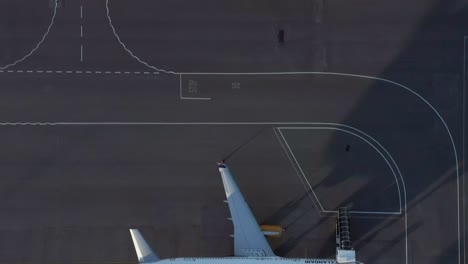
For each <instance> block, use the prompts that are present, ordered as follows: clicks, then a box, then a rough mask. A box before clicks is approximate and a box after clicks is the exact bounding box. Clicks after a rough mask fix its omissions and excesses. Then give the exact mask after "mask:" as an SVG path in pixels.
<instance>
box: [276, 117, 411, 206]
mask: <svg viewBox="0 0 468 264" xmlns="http://www.w3.org/2000/svg"><path fill="white" fill-rule="evenodd" d="M333 125H334V124H333ZM345 127H348V128H350V127H349V126H345ZM278 129H280V130H288V129H290V130H302V129H304V130H305V129H312V130H314V129H323V130H336V131H341V132H345V133H348V134H350V135H353V136H355V137H357V138H359V139H361V140H362V141H364V142H366V143H367V144H368V145H370V146H371V147H372V148H373V149H374V150H375V151H377V153H379V155H380V156H381V157H382V158H383V159H384V160H385V163H387V165H388V167H389V168H390V170H391V171H392V174H393V178H394V179H395V183H396V185H397V190H398V200H399V206H400V213H401V211H402V205H401V200H402V199H401V190H400V184H399V183H398V179H397V175H396V173H395V170H394V169H393V166H392V165H391V164H390V162H389V161H388V159H387V158H386V157H385V155H384V154H383V153H382V152H381V151H380V150H379V149H378V148H377V147H376V146H375V145H374V144H372V143H371V142H369V141H368V140H367V139H365V138H363V137H361V136H360V135H358V134H356V133H354V132H351V131H349V130H347V129H342V128H336V127H332V126H329V127H279V128H278ZM364 134H365V133H364ZM366 135H367V134H366ZM379 145H380V144H379ZM380 146H382V145H380ZM386 153H388V151H386ZM298 165H299V164H298ZM393 165H394V166H395V167H398V165H396V164H393ZM398 171H399V170H398ZM304 176H305V175H304ZM400 178H402V176H401V174H400ZM305 180H306V182H307V184H308V185H309V188H310V189H312V186H311V185H310V183H309V181H308V180H307V179H305ZM405 196H406V194H405ZM405 208H406V200H405ZM405 212H406V210H405Z"/></svg>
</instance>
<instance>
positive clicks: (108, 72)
mask: <svg viewBox="0 0 468 264" xmlns="http://www.w3.org/2000/svg"><path fill="white" fill-rule="evenodd" d="M104 73H105V74H111V73H112V72H111V71H105V72H104Z"/></svg>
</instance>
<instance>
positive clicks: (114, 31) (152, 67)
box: [106, 0, 176, 74]
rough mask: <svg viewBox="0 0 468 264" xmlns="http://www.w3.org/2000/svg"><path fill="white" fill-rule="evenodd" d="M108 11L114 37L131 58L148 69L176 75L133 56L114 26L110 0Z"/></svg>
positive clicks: (107, 1) (107, 4)
mask: <svg viewBox="0 0 468 264" xmlns="http://www.w3.org/2000/svg"><path fill="white" fill-rule="evenodd" d="M106 11H107V20H108V21H109V25H110V27H111V29H112V33H113V34H114V36H115V37H116V38H117V41H118V42H119V44H120V45H121V46H122V47H123V48H124V49H125V51H126V52H127V53H128V54H130V56H132V58H134V59H135V60H137V61H138V62H139V63H141V64H143V65H145V66H146V67H148V68H150V69H153V70H155V71H158V72H164V73H168V74H176V72H173V71H168V70H164V69H159V68H157V67H155V66H153V65H150V64H149V63H147V62H146V61H144V60H142V59H140V58H139V57H138V56H136V55H135V54H133V52H132V51H131V50H130V49H128V48H127V46H126V45H125V43H123V42H122V40H121V39H120V37H119V35H118V34H117V32H116V30H115V28H114V25H113V24H112V19H111V17H110V10H109V0H106Z"/></svg>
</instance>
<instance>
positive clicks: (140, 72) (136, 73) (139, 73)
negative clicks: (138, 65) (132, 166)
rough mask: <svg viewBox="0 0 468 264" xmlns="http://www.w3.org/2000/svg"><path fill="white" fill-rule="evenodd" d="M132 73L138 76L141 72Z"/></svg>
mask: <svg viewBox="0 0 468 264" xmlns="http://www.w3.org/2000/svg"><path fill="white" fill-rule="evenodd" d="M133 73H135V74H140V73H141V72H133Z"/></svg>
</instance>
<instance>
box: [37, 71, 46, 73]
mask: <svg viewBox="0 0 468 264" xmlns="http://www.w3.org/2000/svg"><path fill="white" fill-rule="evenodd" d="M36 72H37V73H43V72H44V71H36Z"/></svg>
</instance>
